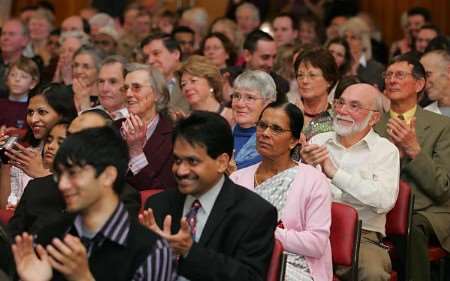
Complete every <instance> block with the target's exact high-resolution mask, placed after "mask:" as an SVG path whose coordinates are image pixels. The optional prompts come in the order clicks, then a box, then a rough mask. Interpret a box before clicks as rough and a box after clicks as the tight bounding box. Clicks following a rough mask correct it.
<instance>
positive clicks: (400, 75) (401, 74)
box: [382, 71, 412, 80]
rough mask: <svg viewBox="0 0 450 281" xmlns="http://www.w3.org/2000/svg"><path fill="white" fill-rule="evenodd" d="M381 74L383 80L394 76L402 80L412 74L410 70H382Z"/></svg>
mask: <svg viewBox="0 0 450 281" xmlns="http://www.w3.org/2000/svg"><path fill="white" fill-rule="evenodd" d="M382 75H383V78H384V80H390V79H391V78H392V77H394V78H395V79H397V80H404V79H405V78H406V77H407V76H408V75H412V72H405V71H395V72H393V71H386V72H383V74H382Z"/></svg>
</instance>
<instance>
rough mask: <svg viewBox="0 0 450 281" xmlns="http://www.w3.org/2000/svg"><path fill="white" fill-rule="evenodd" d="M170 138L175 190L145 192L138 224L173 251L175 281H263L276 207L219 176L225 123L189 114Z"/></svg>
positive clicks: (225, 158)
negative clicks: (143, 204) (145, 195)
mask: <svg viewBox="0 0 450 281" xmlns="http://www.w3.org/2000/svg"><path fill="white" fill-rule="evenodd" d="M205 132H208V134H205ZM174 135H175V138H174V139H175V142H174V157H175V161H174V164H173V166H172V171H173V173H174V175H175V179H176V181H177V183H178V189H177V190H175V189H171V190H166V191H165V192H162V193H159V194H157V195H155V196H153V197H150V198H149V199H148V201H147V203H146V208H147V209H148V208H150V209H149V210H147V211H145V212H144V214H143V215H141V216H140V220H141V222H142V223H143V224H144V225H146V226H147V227H148V228H150V229H151V230H152V231H154V232H156V233H158V234H159V235H161V236H162V237H163V238H165V239H166V240H167V241H169V244H170V245H171V247H172V249H173V250H174V252H175V253H176V254H178V255H179V257H180V258H179V263H178V274H179V275H180V276H181V277H180V278H179V279H178V280H191V281H195V280H265V277H266V272H267V268H268V265H269V260H270V256H271V253H272V249H273V244H274V229H275V226H276V222H277V215H276V210H275V208H274V207H273V206H272V205H270V204H269V203H268V202H267V201H265V200H264V199H262V198H261V197H259V196H257V195H256V194H255V193H253V192H251V191H249V190H247V189H245V188H244V187H241V186H238V185H236V184H234V183H233V182H231V181H230V180H229V179H228V177H227V176H225V174H224V173H225V171H226V169H227V167H228V163H229V160H230V157H231V154H232V151H233V136H232V134H231V129H230V127H229V125H228V123H227V121H226V120H225V119H224V118H223V117H221V116H220V115H218V114H215V113H211V112H194V113H192V115H191V116H190V117H188V118H187V119H184V120H182V121H180V122H179V123H178V125H177V127H176V129H175V131H174ZM194 212H195V215H193V213H194ZM169 215H170V216H169ZM163 225H164V227H163V229H161V228H160V227H159V226H163Z"/></svg>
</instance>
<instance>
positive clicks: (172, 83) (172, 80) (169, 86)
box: [166, 77, 178, 95]
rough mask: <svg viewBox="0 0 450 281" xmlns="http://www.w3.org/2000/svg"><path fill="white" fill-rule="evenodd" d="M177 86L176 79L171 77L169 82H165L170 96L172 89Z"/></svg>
mask: <svg viewBox="0 0 450 281" xmlns="http://www.w3.org/2000/svg"><path fill="white" fill-rule="evenodd" d="M177 84H178V81H177V78H175V77H172V78H170V79H169V80H167V82H166V86H167V90H168V91H169V93H170V95H172V93H173V89H174V88H175V87H177Z"/></svg>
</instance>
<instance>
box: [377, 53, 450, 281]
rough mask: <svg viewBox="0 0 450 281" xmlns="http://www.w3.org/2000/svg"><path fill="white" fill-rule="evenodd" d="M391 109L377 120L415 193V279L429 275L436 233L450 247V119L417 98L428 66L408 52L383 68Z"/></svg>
mask: <svg viewBox="0 0 450 281" xmlns="http://www.w3.org/2000/svg"><path fill="white" fill-rule="evenodd" d="M385 84H386V90H385V94H386V95H387V97H388V98H389V99H390V100H391V111H390V112H389V113H388V114H386V115H385V116H384V117H383V118H382V119H381V121H380V122H379V123H378V124H377V126H376V128H375V129H376V131H377V132H378V133H379V134H380V135H382V136H385V137H387V138H389V139H390V140H391V141H392V142H393V143H394V144H395V145H396V146H397V148H398V149H399V150H400V157H401V162H400V166H401V167H400V177H401V179H403V180H405V181H406V182H408V183H409V184H410V186H411V188H412V190H413V193H414V195H415V205H414V213H413V219H412V224H413V225H412V229H411V233H412V234H411V239H412V247H411V254H410V257H411V263H412V266H411V276H410V277H411V280H414V281H416V280H420V281H426V280H430V263H429V261H428V243H429V240H430V239H433V238H434V237H436V238H437V240H438V241H439V242H440V244H441V246H442V247H443V248H444V249H446V250H447V251H450V228H449V225H450V119H448V118H446V117H443V116H440V115H438V114H435V113H432V112H428V111H425V110H423V109H422V108H421V107H420V106H418V105H417V104H416V102H417V96H418V94H419V93H420V92H421V91H422V90H423V89H424V87H425V69H424V68H423V66H422V65H421V64H420V62H419V61H418V60H417V59H416V58H414V57H411V56H409V55H404V56H400V57H399V58H397V59H396V60H395V61H394V62H392V63H391V64H390V65H389V66H388V68H387V71H386V74H385Z"/></svg>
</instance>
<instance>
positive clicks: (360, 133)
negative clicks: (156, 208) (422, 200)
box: [301, 83, 400, 280]
mask: <svg viewBox="0 0 450 281" xmlns="http://www.w3.org/2000/svg"><path fill="white" fill-rule="evenodd" d="M334 110H335V116H334V120H333V127H334V132H327V133H323V134H319V135H316V136H314V137H313V138H312V139H311V140H310V143H309V144H306V145H304V146H303V148H302V150H301V156H302V159H303V161H304V162H306V163H308V164H311V165H314V166H319V165H320V167H321V169H322V172H323V173H324V174H325V175H326V176H327V177H328V178H329V179H330V181H331V190H332V194H333V200H334V201H336V202H342V203H345V204H347V205H351V206H352V207H354V208H355V209H356V210H357V211H358V214H359V217H360V219H361V220H362V229H363V230H362V239H361V245H360V252H359V268H358V280H389V278H390V272H391V261H390V259H389V254H388V252H387V250H386V248H385V247H384V245H383V244H382V243H381V239H382V238H383V236H385V224H386V214H387V213H388V212H389V210H391V209H392V208H393V206H394V204H395V201H396V199H397V194H398V185H399V174H400V156H399V151H398V149H397V147H396V146H395V145H394V144H392V143H391V142H390V141H389V140H387V139H385V138H382V137H380V136H379V135H378V134H377V133H375V132H374V130H373V129H372V127H373V126H374V125H375V124H376V123H377V122H378V120H379V119H380V115H381V113H382V112H383V101H382V95H381V93H380V92H379V91H378V90H377V89H376V88H375V87H373V86H371V85H369V84H364V83H357V84H353V85H350V86H348V87H347V88H346V89H345V90H344V91H343V93H342V95H341V96H340V98H339V99H337V100H335V102H334ZM347 273H348V270H347V268H342V269H339V270H338V271H337V274H338V275H341V276H342V277H345V275H346V274H347Z"/></svg>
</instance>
